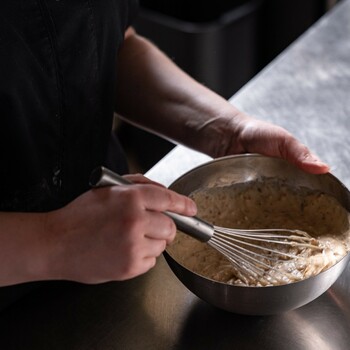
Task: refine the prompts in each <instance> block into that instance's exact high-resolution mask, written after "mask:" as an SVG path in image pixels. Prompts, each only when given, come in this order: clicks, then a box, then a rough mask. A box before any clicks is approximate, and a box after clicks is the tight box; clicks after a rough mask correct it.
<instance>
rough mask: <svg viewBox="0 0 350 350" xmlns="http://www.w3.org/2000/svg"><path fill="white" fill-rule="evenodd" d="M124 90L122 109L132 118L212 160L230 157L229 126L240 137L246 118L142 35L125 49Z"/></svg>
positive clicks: (119, 97) (119, 98)
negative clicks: (227, 150) (239, 129)
mask: <svg viewBox="0 0 350 350" xmlns="http://www.w3.org/2000/svg"><path fill="white" fill-rule="evenodd" d="M118 87H119V88H118V90H117V108H118V112H119V113H120V114H121V115H123V116H124V117H125V118H126V119H128V120H129V121H131V122H133V123H135V124H137V125H139V126H142V127H145V126H146V128H147V129H149V130H151V131H153V132H156V133H158V134H161V135H162V136H165V137H167V138H169V139H172V140H174V141H176V142H180V143H182V144H185V145H187V146H189V147H192V148H195V149H197V150H199V151H202V152H205V153H208V154H210V155H212V156H218V155H222V154H224V153H225V151H223V150H224V149H225V147H226V145H225V144H224V142H226V138H224V137H223V135H224V133H225V129H226V127H227V124H228V123H231V127H230V128H231V130H232V131H233V133H231V136H232V137H233V138H234V137H235V135H234V127H233V128H232V125H234V123H235V119H236V121H237V125H238V124H239V120H240V119H241V118H244V116H243V114H241V113H240V112H239V111H238V110H237V109H236V108H234V107H233V106H232V105H230V104H229V103H228V102H227V101H226V100H225V99H223V98H222V97H221V96H219V95H217V94H215V93H214V92H212V91H211V90H209V89H208V88H206V87H205V86H203V85H201V84H200V83H198V82H196V81H195V80H194V79H192V78H191V77H190V76H188V75H187V74H186V73H184V72H183V71H182V70H181V69H179V68H178V67H177V66H176V65H175V64H174V63H173V62H172V61H171V60H170V59H169V58H168V57H166V56H165V55H164V54H163V53H162V52H161V51H160V50H158V49H157V48H156V47H155V46H154V45H153V44H151V43H150V42H149V41H147V40H145V39H143V38H142V37H139V36H137V35H132V36H130V37H129V38H128V39H127V40H126V41H125V43H124V46H123V48H122V49H121V52H120V56H119V63H118ZM232 123H233V124H232ZM230 141H232V139H231V140H230ZM238 148H239V147H238V145H237V149H238Z"/></svg>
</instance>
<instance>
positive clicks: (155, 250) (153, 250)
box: [144, 238, 167, 259]
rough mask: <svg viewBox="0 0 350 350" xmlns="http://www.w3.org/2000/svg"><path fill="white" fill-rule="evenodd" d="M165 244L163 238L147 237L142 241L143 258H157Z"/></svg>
mask: <svg viewBox="0 0 350 350" xmlns="http://www.w3.org/2000/svg"><path fill="white" fill-rule="evenodd" d="M166 246H167V244H166V241H164V240H158V239H150V238H149V239H147V240H146V241H145V243H144V249H145V255H144V259H147V258H157V257H158V256H160V255H161V254H162V253H163V252H164V250H165V248H166Z"/></svg>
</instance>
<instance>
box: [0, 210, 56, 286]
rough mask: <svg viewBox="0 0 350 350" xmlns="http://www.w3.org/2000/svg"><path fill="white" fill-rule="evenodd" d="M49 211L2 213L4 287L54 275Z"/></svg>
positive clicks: (0, 247)
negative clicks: (51, 261)
mask: <svg viewBox="0 0 350 350" xmlns="http://www.w3.org/2000/svg"><path fill="white" fill-rule="evenodd" d="M46 217H47V214H42V213H7V212H1V213H0V286H5V285H12V284H17V283H23V282H29V281H38V280H44V279H49V278H50V273H49V260H50V255H52V251H51V250H50V249H49V235H48V232H45V231H46V229H45V226H46V224H45V223H46Z"/></svg>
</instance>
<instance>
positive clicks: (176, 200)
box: [134, 185, 197, 216]
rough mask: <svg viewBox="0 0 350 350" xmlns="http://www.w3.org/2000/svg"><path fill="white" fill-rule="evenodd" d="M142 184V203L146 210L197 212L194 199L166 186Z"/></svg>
mask: <svg viewBox="0 0 350 350" xmlns="http://www.w3.org/2000/svg"><path fill="white" fill-rule="evenodd" d="M134 186H142V189H141V190H142V201H143V202H142V204H143V206H144V208H145V209H147V210H154V211H161V212H163V211H172V212H175V213H178V214H183V215H188V216H192V215H195V214H196V213H197V206H196V204H195V203H194V201H193V200H192V199H190V198H188V197H186V196H183V195H181V194H178V193H176V192H174V191H171V190H169V189H167V188H163V187H159V186H154V185H134Z"/></svg>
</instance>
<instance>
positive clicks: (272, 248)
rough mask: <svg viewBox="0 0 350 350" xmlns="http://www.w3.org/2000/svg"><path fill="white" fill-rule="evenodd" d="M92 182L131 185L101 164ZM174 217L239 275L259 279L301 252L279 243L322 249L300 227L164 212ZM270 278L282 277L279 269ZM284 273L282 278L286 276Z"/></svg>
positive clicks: (97, 184)
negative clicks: (249, 225) (243, 224)
mask: <svg viewBox="0 0 350 350" xmlns="http://www.w3.org/2000/svg"><path fill="white" fill-rule="evenodd" d="M90 185H91V186H92V187H102V186H110V185H132V183H131V182H130V181H128V180H126V179H125V178H123V177H122V176H120V175H118V174H116V173H114V172H112V171H110V170H109V169H106V168H104V167H99V168H97V169H95V170H94V172H93V173H92V174H91V178H90ZM164 214H166V215H168V216H169V217H170V218H172V219H173V220H174V222H175V224H176V226H177V228H178V230H180V231H182V232H184V233H186V234H188V235H190V236H192V237H193V238H195V239H197V240H199V241H201V242H206V243H207V244H208V245H210V246H211V247H213V248H214V249H216V250H217V251H218V252H220V253H221V254H223V255H224V256H225V257H226V258H227V259H228V260H229V261H230V262H231V264H232V266H233V267H234V268H235V270H236V272H237V273H238V274H239V275H240V277H242V278H244V279H245V280H250V281H254V280H255V281H256V280H257V279H261V278H265V277H264V276H265V274H266V271H267V270H274V269H275V267H274V265H275V264H276V263H278V262H279V261H283V260H286V259H299V258H300V256H299V255H296V254H293V253H290V252H285V251H283V250H281V249H277V248H276V246H278V245H280V246H282V247H283V246H285V247H286V246H290V247H294V248H296V249H299V250H302V249H321V248H320V247H319V246H318V242H317V240H316V239H315V238H313V237H311V236H310V235H309V234H308V233H306V232H304V231H301V230H289V229H249V230H245V229H230V228H224V227H218V226H214V225H212V224H210V223H208V222H206V221H204V220H202V219H200V218H198V217H196V216H194V217H187V216H182V215H179V214H176V213H172V212H164ZM276 272H277V273H276V274H275V276H277V277H268V278H270V279H275V278H279V277H278V274H280V272H279V271H276ZM283 277H284V276H283V274H281V278H283Z"/></svg>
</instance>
